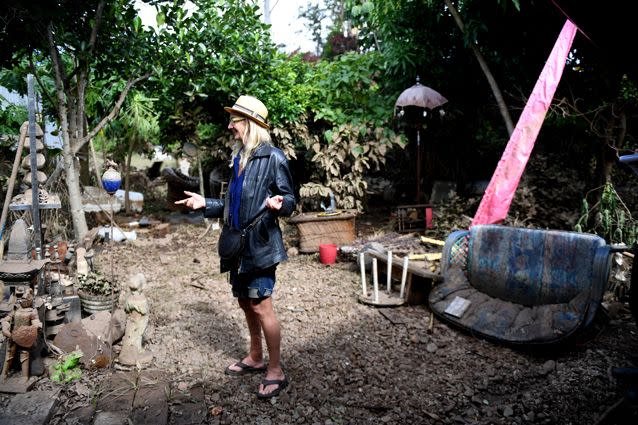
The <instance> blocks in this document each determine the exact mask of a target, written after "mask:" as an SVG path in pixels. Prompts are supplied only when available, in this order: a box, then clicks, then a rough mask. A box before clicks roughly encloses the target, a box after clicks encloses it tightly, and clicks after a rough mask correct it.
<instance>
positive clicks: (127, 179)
mask: <svg viewBox="0 0 638 425" xmlns="http://www.w3.org/2000/svg"><path fill="white" fill-rule="evenodd" d="M134 149H135V138H134V137H131V138H129V142H128V151H127V152H126V169H125V170H124V211H126V214H130V213H131V201H130V200H129V190H130V187H131V159H132V158H133V150H134Z"/></svg>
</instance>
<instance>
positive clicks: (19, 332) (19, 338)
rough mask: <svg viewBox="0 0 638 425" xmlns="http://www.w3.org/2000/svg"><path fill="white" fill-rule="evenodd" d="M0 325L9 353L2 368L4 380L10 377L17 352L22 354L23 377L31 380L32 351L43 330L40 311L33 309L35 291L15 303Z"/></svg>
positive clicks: (29, 291) (24, 295) (26, 292)
mask: <svg viewBox="0 0 638 425" xmlns="http://www.w3.org/2000/svg"><path fill="white" fill-rule="evenodd" d="M0 323H2V334H3V335H4V336H5V337H7V352H6V357H5V360H4V365H3V367H2V380H3V381H4V380H5V379H6V378H7V376H8V375H9V369H10V368H11V363H12V362H13V359H14V357H15V355H16V352H19V353H20V365H21V368H22V376H23V377H24V378H25V380H29V360H30V357H31V356H30V350H31V348H33V346H34V345H35V344H36V342H37V339H38V332H39V330H40V329H41V328H42V322H41V321H40V319H38V311H37V310H36V309H35V308H33V290H32V289H31V288H29V289H28V290H26V291H25V292H24V294H23V295H22V297H21V298H18V299H17V300H16V301H15V303H14V307H13V310H12V311H11V312H10V313H9V314H8V315H7V316H6V317H4V318H3V319H2V320H1V321H0Z"/></svg>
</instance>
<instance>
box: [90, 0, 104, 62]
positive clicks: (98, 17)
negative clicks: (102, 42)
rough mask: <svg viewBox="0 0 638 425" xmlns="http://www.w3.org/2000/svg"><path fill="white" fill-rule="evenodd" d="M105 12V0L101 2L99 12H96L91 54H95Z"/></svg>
mask: <svg viewBox="0 0 638 425" xmlns="http://www.w3.org/2000/svg"><path fill="white" fill-rule="evenodd" d="M103 11H104V0H102V1H100V3H99V4H98V5H97V10H96V11H95V25H94V26H93V29H92V30H91V38H90V39H89V54H91V53H93V48H94V47H95V40H96V39H97V31H98V29H99V27H100V23H101V22H102V12H103Z"/></svg>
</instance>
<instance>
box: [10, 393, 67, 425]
mask: <svg viewBox="0 0 638 425" xmlns="http://www.w3.org/2000/svg"><path fill="white" fill-rule="evenodd" d="M57 396H58V390H51V391H31V392H28V393H25V394H17V395H16V396H14V397H13V399H11V401H10V402H9V405H8V406H7V409H6V411H4V412H0V425H5V424H7V425H9V424H11V425H22V424H29V425H44V424H46V423H48V421H49V418H50V417H51V415H52V413H53V410H54V409H55V407H56V405H57V403H58V397H57Z"/></svg>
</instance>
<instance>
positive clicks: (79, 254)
mask: <svg viewBox="0 0 638 425" xmlns="http://www.w3.org/2000/svg"><path fill="white" fill-rule="evenodd" d="M85 256H86V249H85V248H84V247H81V246H80V247H78V248H77V249H76V250H75V267H76V272H77V275H78V276H85V277H86V276H88V274H89V263H88V261H86V257H85Z"/></svg>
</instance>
